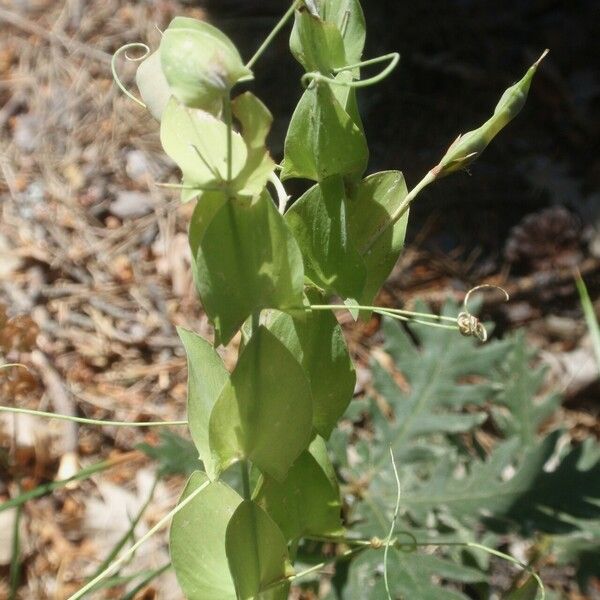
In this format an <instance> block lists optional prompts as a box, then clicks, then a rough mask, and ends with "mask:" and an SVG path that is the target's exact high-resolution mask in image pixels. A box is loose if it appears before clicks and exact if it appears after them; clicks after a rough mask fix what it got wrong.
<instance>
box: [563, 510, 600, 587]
mask: <svg viewBox="0 0 600 600" xmlns="http://www.w3.org/2000/svg"><path fill="white" fill-rule="evenodd" d="M552 554H553V556H555V557H556V561H557V562H558V564H559V565H573V566H574V567H575V568H576V570H577V582H578V584H579V587H580V588H581V590H582V591H583V592H584V593H585V592H587V591H588V588H589V587H590V585H589V584H590V580H591V579H592V577H597V578H600V519H597V520H593V521H582V522H581V523H580V530H579V531H575V532H573V533H570V534H568V535H561V536H555V537H553V538H552Z"/></svg>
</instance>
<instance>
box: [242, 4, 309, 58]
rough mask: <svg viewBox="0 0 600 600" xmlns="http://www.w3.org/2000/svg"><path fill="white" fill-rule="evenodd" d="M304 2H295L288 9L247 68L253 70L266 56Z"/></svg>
mask: <svg viewBox="0 0 600 600" xmlns="http://www.w3.org/2000/svg"><path fill="white" fill-rule="evenodd" d="M301 2H302V0H295V1H294V2H292V5H291V6H290V7H289V8H288V10H287V11H286V13H285V14H284V15H283V17H281V19H279V21H278V22H277V24H276V25H275V27H273V29H272V30H271V33H269V35H268V36H267V37H266V38H265V41H264V42H263V43H262V44H261V45H260V46H259V48H258V50H257V51H256V52H255V53H254V56H253V57H252V58H251V59H250V60H249V61H248V62H247V63H246V67H247V68H248V69H251V68H252V67H253V66H254V64H255V63H256V61H257V60H258V59H259V58H260V57H261V56H262V55H263V54H264V52H265V50H266V49H267V48H268V47H269V45H270V44H271V42H272V41H273V40H274V39H275V38H276V37H277V34H278V33H279V32H280V31H281V30H282V29H283V28H284V27H285V25H286V23H287V22H288V21H289V20H290V18H291V17H292V15H293V14H294V11H295V10H296V7H298V6H299V5H300V4H301Z"/></svg>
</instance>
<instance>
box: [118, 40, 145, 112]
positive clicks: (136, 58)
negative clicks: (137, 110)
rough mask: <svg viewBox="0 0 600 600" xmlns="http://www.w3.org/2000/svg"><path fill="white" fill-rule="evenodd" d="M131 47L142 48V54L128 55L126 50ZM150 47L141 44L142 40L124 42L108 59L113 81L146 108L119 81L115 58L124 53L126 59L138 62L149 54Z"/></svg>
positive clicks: (130, 97)
mask: <svg viewBox="0 0 600 600" xmlns="http://www.w3.org/2000/svg"><path fill="white" fill-rule="evenodd" d="M131 48H141V49H143V50H144V54H142V55H141V56H130V55H129V54H128V53H127V51H128V50H130V49H131ZM150 52H151V51H150V47H149V46H148V45H146V44H143V43H142V42H132V43H131V44H125V45H124V46H121V47H120V48H119V49H118V50H117V51H116V52H115V53H114V54H113V56H112V59H111V61H110V70H111V71H112V76H113V79H114V80H115V83H116V84H117V86H119V89H120V90H121V91H122V92H123V93H124V94H125V95H126V96H127V97H128V98H129V99H130V100H133V101H134V102H135V103H136V104H139V105H140V106H142V107H143V108H148V107H147V106H146V105H145V104H144V103H143V102H142V101H141V100H140V99H139V98H136V97H135V96H134V95H133V94H132V93H131V92H130V91H129V90H128V89H127V88H126V87H125V85H124V84H123V82H122V81H121V79H120V77H119V75H118V73H117V58H118V57H119V56H121V54H123V53H125V58H126V60H129V61H131V62H140V61H142V60H144V59H145V58H146V57H147V56H148V55H149V54H150Z"/></svg>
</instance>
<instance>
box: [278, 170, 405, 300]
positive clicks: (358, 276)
mask: <svg viewBox="0 0 600 600" xmlns="http://www.w3.org/2000/svg"><path fill="white" fill-rule="evenodd" d="M406 194H407V190H406V184H405V182H404V177H403V176H402V173H400V172H399V171H387V172H383V173H376V174H375V175H371V176H369V177H367V178H366V179H364V180H363V181H362V182H360V183H359V184H358V185H357V186H355V187H352V188H351V189H350V190H348V189H347V186H346V185H345V184H344V181H343V180H342V178H341V177H339V176H334V177H330V178H328V179H326V180H324V181H323V182H321V183H318V184H317V185H315V186H313V187H312V188H311V189H309V190H308V191H307V192H306V193H305V194H304V195H303V196H302V197H301V198H300V199H299V200H298V201H297V202H296V203H295V204H294V205H293V206H292V207H291V208H290V210H288V212H287V213H286V215H285V220H286V222H287V224H288V225H289V227H290V229H291V230H292V232H293V233H294V236H295V237H296V240H297V242H298V245H299V246H300V249H301V251H302V255H303V258H304V266H305V272H306V276H307V277H308V278H309V279H310V280H311V281H312V282H313V283H314V284H315V285H316V286H317V287H319V288H321V289H323V290H325V291H327V292H328V293H330V294H337V295H340V296H342V297H343V298H347V299H348V298H349V299H354V300H356V301H357V302H359V303H361V304H370V303H371V301H372V300H373V299H374V297H375V296H376V295H377V292H378V291H379V288H380V287H381V285H382V284H383V282H384V281H385V279H386V278H387V277H388V275H389V273H390V271H391V270H392V269H393V267H394V265H395V263H396V261H397V260H398V256H399V255H400V252H401V250H402V247H403V245H404V237H405V234H406V225H407V221H408V213H407V214H406V215H404V216H403V217H402V219H400V220H399V221H398V222H397V223H396V224H395V225H394V226H393V227H387V225H388V224H389V221H390V217H391V215H392V214H393V213H394V211H395V210H396V209H397V208H398V206H400V204H401V203H402V201H403V200H404V198H405V196H406ZM381 232H383V233H381ZM377 234H380V235H379V237H378V238H377V240H376V241H375V242H374V243H371V240H373V239H374V236H376V235H377Z"/></svg>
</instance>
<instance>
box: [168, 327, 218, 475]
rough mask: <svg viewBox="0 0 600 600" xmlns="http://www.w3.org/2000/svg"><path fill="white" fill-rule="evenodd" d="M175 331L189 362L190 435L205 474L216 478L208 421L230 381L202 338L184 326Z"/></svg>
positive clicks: (216, 357) (216, 355)
mask: <svg viewBox="0 0 600 600" xmlns="http://www.w3.org/2000/svg"><path fill="white" fill-rule="evenodd" d="M177 332H178V333H179V337H180V338H181V341H182V342H183V345H184V347H185V352H186V354H187V362H188V404H187V406H188V421H189V428H190V432H191V434H192V439H193V440H194V443H195V444H196V448H197V449H198V453H199V455H200V460H201V461H202V462H203V463H204V468H205V469H206V471H207V473H208V476H209V477H210V478H211V479H213V480H214V479H215V478H216V472H215V464H214V461H213V457H212V455H211V452H210V446H209V443H208V422H209V418H210V413H211V412H212V409H213V406H214V405H215V402H216V401H217V399H218V398H219V395H220V394H221V391H222V390H223V388H224V387H225V384H226V383H227V381H229V373H228V371H227V369H226V368H225V365H224V364H223V361H222V360H221V357H220V356H219V355H218V354H217V353H216V352H215V349H214V348H213V347H212V345H211V344H209V343H208V342H207V341H206V340H205V339H204V338H202V337H200V336H199V335H196V334H195V333H193V332H191V331H187V330H186V329H182V328H178V329H177Z"/></svg>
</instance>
